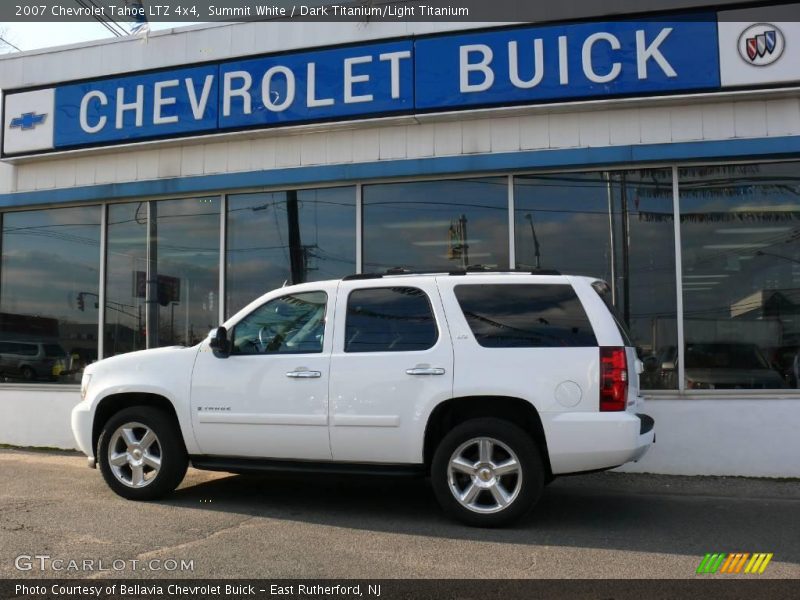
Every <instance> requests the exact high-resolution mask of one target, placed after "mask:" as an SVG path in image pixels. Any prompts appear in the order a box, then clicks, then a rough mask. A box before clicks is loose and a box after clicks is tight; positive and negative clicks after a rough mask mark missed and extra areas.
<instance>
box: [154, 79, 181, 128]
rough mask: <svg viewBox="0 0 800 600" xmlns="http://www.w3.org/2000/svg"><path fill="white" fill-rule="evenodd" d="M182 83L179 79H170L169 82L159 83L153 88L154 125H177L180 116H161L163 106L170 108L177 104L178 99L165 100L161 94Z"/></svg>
mask: <svg viewBox="0 0 800 600" xmlns="http://www.w3.org/2000/svg"><path fill="white" fill-rule="evenodd" d="M179 83H180V82H179V81H178V80H177V79H170V80H169V81H157V82H156V84H155V85H154V86H153V125H161V124H163V123H177V122H178V115H171V116H169V117H165V116H163V115H162V114H161V107H162V106H170V105H172V104H175V103H176V102H177V99H176V98H174V97H172V98H164V97H162V95H161V93H162V92H163V90H164V88H171V87H177V86H178V84H179Z"/></svg>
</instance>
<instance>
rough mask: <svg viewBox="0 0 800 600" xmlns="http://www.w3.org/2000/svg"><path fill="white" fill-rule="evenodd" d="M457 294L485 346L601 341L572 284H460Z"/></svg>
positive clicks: (584, 344) (547, 345)
mask: <svg viewBox="0 0 800 600" xmlns="http://www.w3.org/2000/svg"><path fill="white" fill-rule="evenodd" d="M455 294H456V298H457V299H458V304H459V306H461V310H462V311H463V312H464V317H465V318H466V320H467V323H469V327H470V329H471V330H472V333H473V334H474V335H475V341H476V342H478V343H479V344H480V345H481V346H484V347H486V348H559V347H587V346H596V345H597V339H596V338H595V336H594V331H593V330H592V326H591V324H590V323H589V318H588V317H587V316H586V312H585V311H584V310H583V306H582V305H581V302H580V300H578V296H577V295H576V294H575V290H573V289H572V286H570V285H542V284H538V285H535V284H522V285H508V284H498V285H457V286H456V287H455Z"/></svg>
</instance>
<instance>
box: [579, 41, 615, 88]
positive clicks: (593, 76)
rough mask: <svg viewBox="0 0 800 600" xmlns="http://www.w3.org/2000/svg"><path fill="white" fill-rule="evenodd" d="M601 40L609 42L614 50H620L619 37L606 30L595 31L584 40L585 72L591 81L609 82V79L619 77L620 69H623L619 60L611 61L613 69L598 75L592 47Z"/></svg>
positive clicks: (612, 79) (583, 57)
mask: <svg viewBox="0 0 800 600" xmlns="http://www.w3.org/2000/svg"><path fill="white" fill-rule="evenodd" d="M601 40H602V41H604V42H608V44H609V45H610V46H611V49H612V50H619V48H620V43H619V40H618V39H617V37H616V36H614V35H612V34H610V33H606V32H605V31H598V32H597V33H593V34H592V35H590V36H589V37H588V38H586V41H585V42H583V52H582V59H583V74H584V75H586V78H587V79H588V80H589V81H593V82H594V83H608V82H609V81H614V80H615V79H616V78H617V77H619V73H620V71H622V65H621V64H620V63H618V62H615V63H611V70H610V71H609V72H608V73H606V74H605V75H598V73H597V72H596V71H595V70H594V66H593V65H592V48H593V47H594V45H595V44H596V43H597V42H599V41H601Z"/></svg>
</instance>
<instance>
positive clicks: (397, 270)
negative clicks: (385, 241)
mask: <svg viewBox="0 0 800 600" xmlns="http://www.w3.org/2000/svg"><path fill="white" fill-rule="evenodd" d="M467 273H527V274H529V275H561V272H560V271H556V270H555V269H497V268H488V267H483V266H482V265H475V266H469V267H467V268H466V269H456V270H453V271H444V270H441V269H440V270H436V271H415V270H413V269H406V268H405V267H392V268H391V269H387V270H386V272H384V273H354V274H353V275H347V276H345V277H342V281H354V280H358V279H381V278H382V277H384V276H387V275H444V274H447V275H453V276H457V275H466V274H467Z"/></svg>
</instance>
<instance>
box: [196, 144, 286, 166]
mask: <svg viewBox="0 0 800 600" xmlns="http://www.w3.org/2000/svg"><path fill="white" fill-rule="evenodd" d="M210 146H211V144H209V147H210ZM226 154H227V155H228V171H229V172H232V173H235V172H240V171H250V170H252V169H253V158H254V157H253V140H241V141H237V142H228V143H227V144H226ZM273 157H274V154H273ZM272 163H273V165H274V163H275V160H274V158H273V161H272ZM258 164H259V168H260V164H261V163H260V162H259V163H258Z"/></svg>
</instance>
